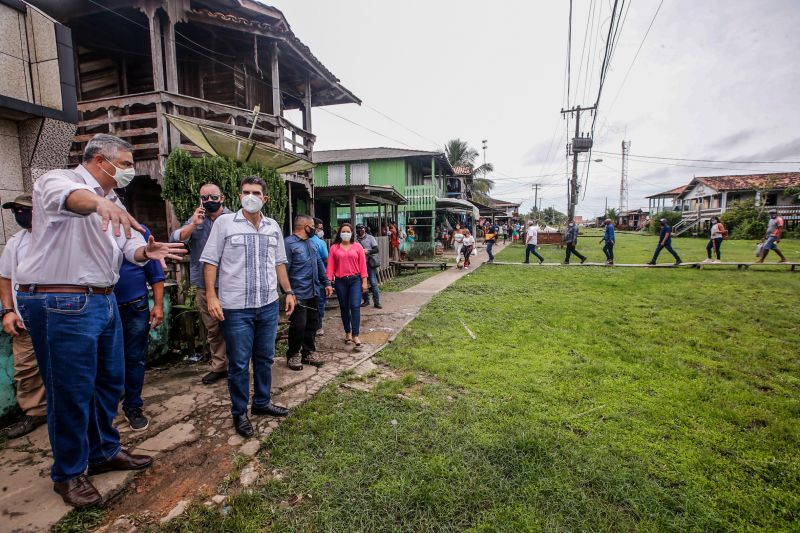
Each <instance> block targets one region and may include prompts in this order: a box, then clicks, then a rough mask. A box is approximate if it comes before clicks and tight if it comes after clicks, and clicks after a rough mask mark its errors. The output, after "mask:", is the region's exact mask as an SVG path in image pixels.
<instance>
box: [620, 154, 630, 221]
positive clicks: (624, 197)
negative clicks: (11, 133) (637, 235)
mask: <svg viewBox="0 0 800 533" xmlns="http://www.w3.org/2000/svg"><path fill="white" fill-rule="evenodd" d="M630 151H631V142H630V141H625V140H623V141H622V173H621V175H620V180H619V212H620V214H622V212H623V211H625V210H627V209H628V154H629V153H630Z"/></svg>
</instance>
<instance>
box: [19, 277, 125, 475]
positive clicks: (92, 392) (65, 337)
mask: <svg viewBox="0 0 800 533" xmlns="http://www.w3.org/2000/svg"><path fill="white" fill-rule="evenodd" d="M17 302H18V307H19V311H20V314H21V317H22V319H23V321H24V322H25V324H26V325H27V326H28V330H29V331H30V334H31V338H32V340H33V347H34V350H35V351H36V359H37V361H38V363H39V371H40V372H41V374H42V379H43V380H44V387H45V391H46V393H47V431H48V434H49V436H50V446H51V448H52V449H53V468H52V469H51V471H50V477H51V478H52V479H53V481H54V482H56V483H63V482H65V481H69V480H70V479H73V478H75V477H78V476H79V475H81V474H83V473H84V472H85V471H86V466H87V464H88V463H102V462H104V461H107V460H108V459H111V458H112V457H114V456H115V455H116V454H117V453H118V452H119V450H120V443H119V432H117V430H116V429H115V428H114V425H113V421H114V417H115V416H116V414H117V406H118V404H119V399H120V397H121V396H122V391H123V384H124V380H125V356H124V354H123V346H122V326H121V324H120V318H119V310H118V309H117V300H116V298H115V297H114V295H113V294H109V295H104V294H74V293H73V294H66V293H63V294H62V293H31V292H18V293H17Z"/></svg>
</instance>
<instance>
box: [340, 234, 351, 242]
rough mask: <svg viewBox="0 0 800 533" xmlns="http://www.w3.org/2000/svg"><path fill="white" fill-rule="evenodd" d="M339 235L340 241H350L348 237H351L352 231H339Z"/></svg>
mask: <svg viewBox="0 0 800 533" xmlns="http://www.w3.org/2000/svg"><path fill="white" fill-rule="evenodd" d="M339 235H341V236H342V241H344V242H350V239H351V238H352V237H353V234H352V233H340V234H339Z"/></svg>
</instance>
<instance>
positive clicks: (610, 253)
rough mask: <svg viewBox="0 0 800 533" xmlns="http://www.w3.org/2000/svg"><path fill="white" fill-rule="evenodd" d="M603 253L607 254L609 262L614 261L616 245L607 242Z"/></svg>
mask: <svg viewBox="0 0 800 533" xmlns="http://www.w3.org/2000/svg"><path fill="white" fill-rule="evenodd" d="M603 253H604V254H606V259H607V260H608V261H613V260H614V243H613V242H609V241H606V245H605V246H603Z"/></svg>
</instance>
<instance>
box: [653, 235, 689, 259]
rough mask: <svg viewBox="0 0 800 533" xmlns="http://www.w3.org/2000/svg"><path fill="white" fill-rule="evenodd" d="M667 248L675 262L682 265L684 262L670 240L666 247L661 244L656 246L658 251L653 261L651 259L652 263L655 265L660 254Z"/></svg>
mask: <svg viewBox="0 0 800 533" xmlns="http://www.w3.org/2000/svg"><path fill="white" fill-rule="evenodd" d="M665 248H666V250H667V251H668V252H669V253H671V254H672V257H674V258H675V262H677V263H681V262H682V261H681V258H680V256H679V255H678V253H677V252H676V251H675V250H673V249H672V239H669V240H668V241H667V244H664V245H662V244H661V243H660V242H659V243H658V246H656V251H655V253H653V259H651V260H650V262H651V263H655V262H656V261H657V260H658V254H660V253H661V250H663V249H665Z"/></svg>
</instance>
